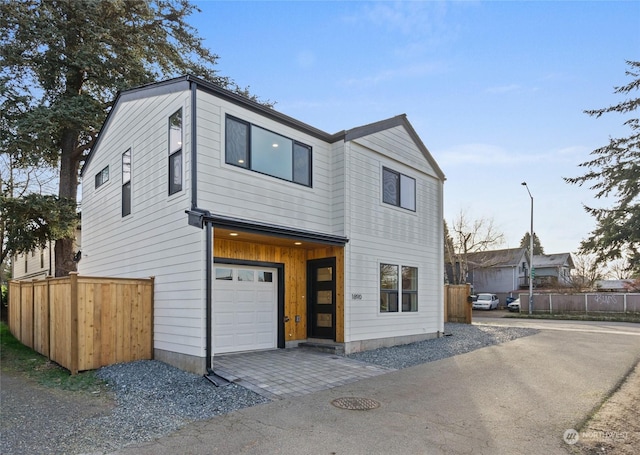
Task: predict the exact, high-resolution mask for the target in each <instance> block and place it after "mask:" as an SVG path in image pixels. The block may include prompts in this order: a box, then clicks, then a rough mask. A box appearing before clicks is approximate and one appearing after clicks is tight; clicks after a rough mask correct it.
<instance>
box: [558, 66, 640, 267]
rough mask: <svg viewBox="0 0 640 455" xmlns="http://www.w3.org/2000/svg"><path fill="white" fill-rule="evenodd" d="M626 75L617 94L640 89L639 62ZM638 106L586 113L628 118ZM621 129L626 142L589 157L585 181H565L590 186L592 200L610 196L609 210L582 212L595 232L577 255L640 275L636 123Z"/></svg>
mask: <svg viewBox="0 0 640 455" xmlns="http://www.w3.org/2000/svg"><path fill="white" fill-rule="evenodd" d="M627 65H628V66H629V69H628V70H627V71H626V75H627V76H630V77H632V78H633V80H632V81H631V82H629V83H628V84H627V85H623V86H621V87H615V92H614V93H618V94H623V95H629V94H631V93H632V92H634V91H637V90H638V89H640V61H627ZM639 106H640V98H639V97H635V98H634V97H630V98H629V99H626V100H624V101H621V102H620V103H618V104H616V105H614V106H610V107H606V108H603V109H594V110H588V111H585V112H586V113H587V114H589V115H591V116H594V117H596V118H598V117H600V116H602V115H604V114H607V113H610V112H617V113H620V114H628V113H631V112H634V111H636V110H637V109H638V107H639ZM624 125H626V126H628V127H629V128H630V129H631V133H630V135H629V136H627V137H622V138H610V139H609V143H608V144H607V145H605V146H603V147H600V148H598V149H596V150H594V151H593V152H591V155H592V156H593V157H594V158H593V159H592V160H590V161H586V162H584V163H581V164H580V165H579V166H580V167H583V168H586V169H587V171H586V173H585V174H584V175H582V176H579V177H572V178H565V181H566V182H568V183H571V184H577V185H580V186H582V185H583V184H585V183H589V184H590V185H591V186H590V189H592V190H595V191H596V195H595V197H596V198H598V199H599V198H601V197H603V196H604V197H607V196H610V195H611V196H613V197H614V198H615V199H616V202H615V203H614V206H613V207H611V208H596V207H588V206H585V210H586V211H587V212H588V213H589V214H591V215H593V216H594V217H595V219H596V228H595V230H594V231H593V232H591V233H590V236H589V237H588V238H587V239H584V240H583V241H582V242H581V244H580V252H581V253H582V254H588V253H593V254H595V255H596V257H597V259H598V260H599V261H603V262H605V261H609V260H613V259H618V258H624V259H627V261H628V263H629V268H630V269H631V270H634V271H636V273H637V272H640V119H639V118H637V117H636V118H630V119H628V120H626V121H625V122H624Z"/></svg>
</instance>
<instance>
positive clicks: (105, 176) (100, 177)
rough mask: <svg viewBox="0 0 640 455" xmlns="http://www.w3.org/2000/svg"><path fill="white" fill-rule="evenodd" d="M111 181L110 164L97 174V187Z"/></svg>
mask: <svg viewBox="0 0 640 455" xmlns="http://www.w3.org/2000/svg"><path fill="white" fill-rule="evenodd" d="M108 181H109V166H107V167H105V168H104V169H103V170H101V171H100V172H98V173H97V174H96V188H98V187H101V186H102V185H104V184H105V183H107V182H108Z"/></svg>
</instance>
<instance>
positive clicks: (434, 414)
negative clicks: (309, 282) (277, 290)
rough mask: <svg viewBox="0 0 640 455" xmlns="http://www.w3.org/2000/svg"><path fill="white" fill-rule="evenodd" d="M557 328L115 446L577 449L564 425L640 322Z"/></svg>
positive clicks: (599, 389)
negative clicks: (359, 406)
mask: <svg viewBox="0 0 640 455" xmlns="http://www.w3.org/2000/svg"><path fill="white" fill-rule="evenodd" d="M502 322H504V320H502V321H501V323H502ZM487 323H492V321H490V320H487ZM519 324H524V323H523V322H519ZM537 324H540V322H537ZM550 328H552V330H545V328H544V327H542V331H541V332H540V333H539V334H537V335H533V336H529V337H525V338H520V339H517V340H514V341H511V342H508V343H503V344H500V345H496V346H491V347H487V348H483V349H479V350H477V351H473V352H470V353H467V354H463V355H459V356H456V357H452V358H448V359H444V360H440V361H437V362H431V363H427V364H424V365H419V366H416V367H412V368H407V369H404V370H399V371H395V372H391V373H388V374H385V375H381V376H377V377H374V378H369V379H364V380H362V381H359V382H356V383H352V384H348V385H345V386H341V387H337V388H334V389H330V390H325V391H322V392H318V393H314V394H310V395H306V396H303V397H298V398H293V399H286V400H281V401H276V402H271V403H268V404H265V405H259V406H255V407H252V408H247V409H243V410H241V411H237V412H234V413H231V414H227V415H224V416H220V417H217V418H214V419H211V420H208V421H201V422H196V423H193V424H190V425H188V426H186V427H184V428H182V429H181V430H179V431H177V432H175V433H172V434H171V435H169V436H166V437H164V438H161V439H159V440H156V441H152V442H149V443H146V444H142V445H136V446H132V447H128V448H126V449H123V450H121V451H119V452H116V453H118V454H174V453H182V454H280V453H282V454H284V453H286V454H292V453H293V454H368V455H371V454H463V453H480V454H531V453H547V454H567V453H570V452H569V451H570V449H571V446H569V445H567V444H566V443H565V442H564V441H563V434H564V432H565V431H566V430H567V429H570V428H574V427H577V426H579V425H580V424H581V423H582V422H583V421H584V420H585V419H586V418H587V417H588V416H589V414H590V413H591V412H592V411H593V410H594V409H595V408H596V407H597V406H598V405H599V404H600V403H601V402H602V401H603V400H604V399H605V398H606V397H607V396H608V394H609V393H610V392H611V391H612V390H613V389H614V388H615V387H616V385H617V384H618V383H619V382H620V381H621V380H622V379H623V378H624V377H625V376H626V374H627V373H628V372H629V371H630V370H631V369H632V368H633V366H634V365H635V364H636V363H637V362H638V360H639V359H640V327H638V326H637V325H631V326H621V328H618V326H617V325H615V324H613V325H612V324H608V325H607V326H606V327H599V326H598V325H587V327H586V328H585V327H584V326H583V325H581V323H567V324H566V325H565V326H564V327H562V325H554V326H552V327H550ZM337 398H365V399H367V401H364V400H359V401H358V400H352V402H353V403H374V404H378V407H376V408H375V409H371V410H348V409H343V408H339V407H336V406H334V405H333V404H332V401H333V400H335V399H337ZM343 401H344V400H343Z"/></svg>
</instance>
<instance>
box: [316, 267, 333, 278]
mask: <svg viewBox="0 0 640 455" xmlns="http://www.w3.org/2000/svg"><path fill="white" fill-rule="evenodd" d="M316 279H317V280H318V281H331V280H333V267H321V268H319V269H318V272H317V276H316Z"/></svg>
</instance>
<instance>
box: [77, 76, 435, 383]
mask: <svg viewBox="0 0 640 455" xmlns="http://www.w3.org/2000/svg"><path fill="white" fill-rule="evenodd" d="M82 177H83V185H82V208H83V213H82V225H83V250H82V261H81V262H80V272H81V273H82V274H83V275H98V276H118V277H147V276H155V295H154V314H153V316H154V356H155V358H156V359H158V360H162V361H165V362H167V363H170V364H173V365H175V366H178V367H180V368H183V369H187V370H190V371H195V372H204V371H211V366H212V362H213V356H214V355H218V354H224V353H230V352H239V351H251V350H259V349H274V348H284V347H292V346H297V345H298V344H299V343H300V342H303V341H309V340H321V341H325V342H335V343H341V344H343V347H344V350H345V352H347V353H349V352H356V351H360V350H365V349H370V348H376V347H380V346H386V345H394V344H401V343H407V342H412V341H416V340H421V339H426V338H430V337H435V336H438V335H439V333H441V332H442V331H443V329H444V326H443V305H442V302H443V283H442V276H443V263H444V258H443V250H444V246H443V223H442V219H443V205H442V201H443V183H444V175H443V173H442V171H441V170H440V168H439V167H438V165H437V163H436V162H435V160H434V159H433V157H432V156H431V154H430V153H429V151H428V150H427V148H426V147H425V145H424V144H423V142H422V141H421V140H420V138H419V137H418V135H417V134H416V132H415V131H414V129H413V127H412V126H411V125H410V123H409V122H408V120H407V118H406V116H405V115H400V116H397V117H393V118H390V119H387V120H382V121H380V122H376V123H372V124H369V125H365V126H361V127H358V128H353V129H350V130H346V131H341V132H339V133H336V134H328V133H325V132H323V131H321V130H318V129H316V128H313V127H311V126H309V125H306V124H304V123H302V122H300V121H298V120H295V119H293V118H291V117H288V116H286V115H283V114H281V113H279V112H277V111H275V110H273V109H270V108H267V107H265V106H263V105H260V104H258V103H255V102H252V101H250V100H248V99H246V98H244V97H241V96H239V95H237V94H234V93H232V92H229V91H226V90H223V89H221V88H220V87H218V86H216V85H214V84H211V83H208V82H206V81H203V80H201V79H198V78H195V77H192V76H184V77H180V78H176V79H172V80H168V81H164V82H160V83H156V84H151V85H147V86H143V87H140V88H137V89H133V90H128V91H125V92H122V93H120V94H119V95H118V97H117V99H116V101H115V103H114V106H113V108H112V110H111V112H110V113H109V116H108V118H107V120H106V122H105V124H104V125H103V128H102V130H101V132H100V135H99V138H98V141H97V142H96V144H95V146H94V147H93V149H92V151H91V154H90V155H89V157H88V158H87V160H86V163H85V165H84V167H83V169H82Z"/></svg>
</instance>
